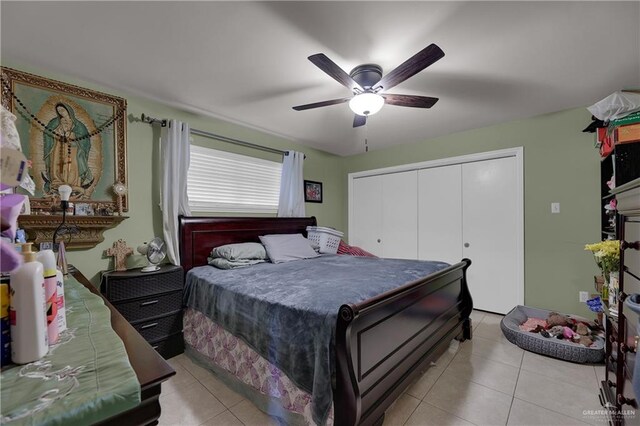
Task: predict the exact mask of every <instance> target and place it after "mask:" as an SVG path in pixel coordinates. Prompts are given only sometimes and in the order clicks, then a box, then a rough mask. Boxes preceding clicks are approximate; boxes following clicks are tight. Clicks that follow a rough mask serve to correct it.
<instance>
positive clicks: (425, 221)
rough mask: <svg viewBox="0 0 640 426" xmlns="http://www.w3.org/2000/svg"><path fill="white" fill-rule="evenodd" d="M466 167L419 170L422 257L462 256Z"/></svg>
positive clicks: (454, 258) (446, 258) (445, 258)
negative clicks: (464, 172) (464, 170)
mask: <svg viewBox="0 0 640 426" xmlns="http://www.w3.org/2000/svg"><path fill="white" fill-rule="evenodd" d="M461 191H462V166H461V165H460V164H455V165H452V166H443V167H433V168H430V169H422V170H419V171H418V259H420V260H440V261H443V262H448V263H451V264H453V263H458V262H460V260H461V259H462V193H461Z"/></svg>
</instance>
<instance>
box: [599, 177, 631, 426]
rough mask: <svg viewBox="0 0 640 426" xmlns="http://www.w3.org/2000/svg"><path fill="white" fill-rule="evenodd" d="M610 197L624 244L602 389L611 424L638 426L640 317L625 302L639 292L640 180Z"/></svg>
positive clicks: (627, 185)
mask: <svg viewBox="0 0 640 426" xmlns="http://www.w3.org/2000/svg"><path fill="white" fill-rule="evenodd" d="M611 194H612V195H614V196H615V197H616V200H617V207H618V220H617V226H616V236H617V238H618V239H619V240H620V242H621V243H620V244H621V246H620V248H621V252H620V265H621V266H620V297H619V299H620V301H619V303H618V313H619V315H618V318H617V321H616V320H615V319H613V318H608V319H607V338H608V342H607V353H606V357H607V363H606V364H607V372H606V377H605V380H604V381H602V383H601V386H600V392H601V402H602V403H603V406H604V407H605V408H606V409H607V410H608V412H609V417H610V423H611V424H613V425H616V426H617V425H638V424H640V410H638V407H639V404H638V398H637V397H636V395H635V394H634V392H633V387H632V381H631V378H632V377H633V369H634V367H635V363H636V355H637V354H636V352H637V351H638V340H639V337H638V336H640V329H639V328H638V320H639V318H638V315H637V314H635V313H634V312H633V311H631V309H629V308H628V307H627V306H626V305H625V304H624V300H625V299H626V298H627V297H628V295H630V294H633V293H640V178H638V179H635V180H633V181H631V182H628V183H626V184H624V185H621V186H619V187H617V188H615V189H614V190H612V191H611ZM638 362H640V359H638ZM636 410H638V412H636Z"/></svg>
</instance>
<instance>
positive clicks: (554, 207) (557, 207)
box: [551, 203, 560, 213]
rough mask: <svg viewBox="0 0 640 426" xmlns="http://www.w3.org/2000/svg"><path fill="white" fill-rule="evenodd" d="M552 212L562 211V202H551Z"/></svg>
mask: <svg viewBox="0 0 640 426" xmlns="http://www.w3.org/2000/svg"><path fill="white" fill-rule="evenodd" d="M551 213H560V203H551Z"/></svg>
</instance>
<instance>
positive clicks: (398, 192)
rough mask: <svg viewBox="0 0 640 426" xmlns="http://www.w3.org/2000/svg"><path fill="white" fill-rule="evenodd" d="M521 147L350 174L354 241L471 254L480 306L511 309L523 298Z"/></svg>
mask: <svg viewBox="0 0 640 426" xmlns="http://www.w3.org/2000/svg"><path fill="white" fill-rule="evenodd" d="M510 153H511V154H512V155H508V154H510ZM521 153H522V151H521V149H520V150H510V151H509V152H506V153H505V152H503V151H499V152H494V153H485V154H481V155H480V156H466V157H458V158H451V159H446V160H438V161H436V162H427V163H420V164H413V165H405V166H402V167H401V168H400V170H397V169H398V168H392V169H381V170H371V171H367V172H360V173H354V174H351V175H349V179H350V194H349V203H350V205H349V211H350V214H349V230H350V232H349V241H350V243H351V244H353V245H357V246H360V247H362V248H364V249H365V250H368V251H370V252H372V253H374V254H376V255H377V256H380V257H387V258H404V259H420V260H441V261H445V262H448V263H452V264H453V263H457V262H459V261H460V260H461V259H462V258H465V257H466V258H469V259H471V260H472V262H473V264H472V265H471V267H470V268H469V271H468V281H469V288H470V290H471V296H472V297H473V301H474V307H475V308H476V309H482V310H486V311H491V312H497V313H507V312H508V311H509V310H511V309H512V308H513V307H514V306H516V305H518V304H523V303H524V300H523V299H524V289H523V281H524V277H523V268H522V263H523V259H522V257H523V250H522V232H523V231H522V221H523V220H522V219H523V217H522V214H523V213H522V167H521V164H522V157H521ZM407 169H408V170H407Z"/></svg>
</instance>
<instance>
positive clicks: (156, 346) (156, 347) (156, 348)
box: [151, 345, 160, 350]
mask: <svg viewBox="0 0 640 426" xmlns="http://www.w3.org/2000/svg"><path fill="white" fill-rule="evenodd" d="M151 347H152V348H153V349H155V350H158V348H159V347H160V345H154V346H151Z"/></svg>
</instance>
